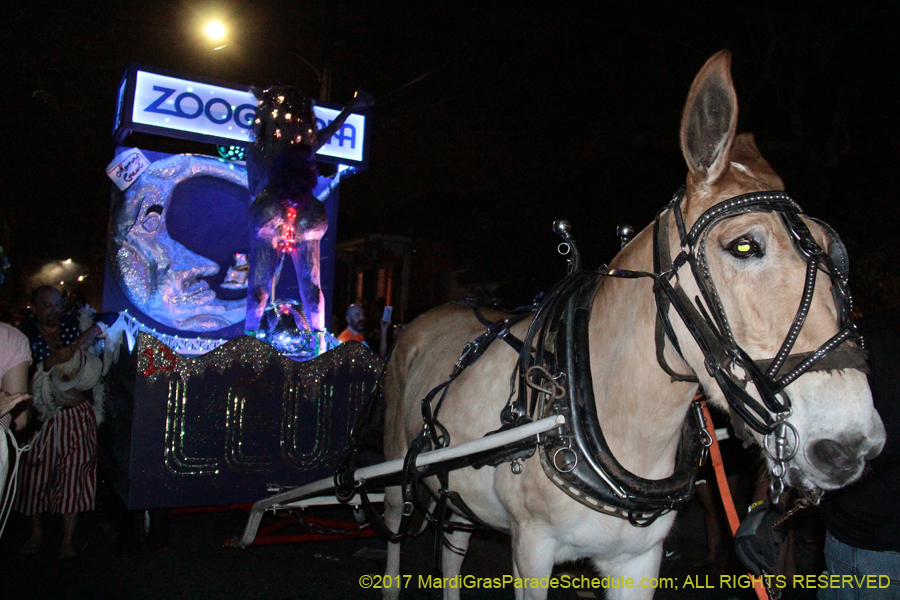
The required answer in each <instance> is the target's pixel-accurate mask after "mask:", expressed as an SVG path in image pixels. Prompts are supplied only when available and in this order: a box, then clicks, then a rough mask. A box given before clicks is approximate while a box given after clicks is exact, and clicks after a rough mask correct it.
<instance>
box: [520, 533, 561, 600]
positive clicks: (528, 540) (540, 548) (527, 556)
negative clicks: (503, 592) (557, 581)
mask: <svg viewBox="0 0 900 600" xmlns="http://www.w3.org/2000/svg"><path fill="white" fill-rule="evenodd" d="M512 550H513V577H515V578H516V579H522V580H533V579H537V580H540V579H543V578H544V577H549V576H550V574H551V573H552V572H553V558H554V555H555V554H556V544H555V542H554V541H553V538H551V537H548V536H544V535H541V534H540V533H539V531H538V527H535V526H531V527H523V528H522V529H521V530H520V531H518V532H516V531H515V530H514V531H513V536H512ZM547 591H548V590H547V589H546V588H542V587H540V586H533V587H532V586H528V587H524V588H522V587H517V588H515V594H516V600H546V598H547Z"/></svg>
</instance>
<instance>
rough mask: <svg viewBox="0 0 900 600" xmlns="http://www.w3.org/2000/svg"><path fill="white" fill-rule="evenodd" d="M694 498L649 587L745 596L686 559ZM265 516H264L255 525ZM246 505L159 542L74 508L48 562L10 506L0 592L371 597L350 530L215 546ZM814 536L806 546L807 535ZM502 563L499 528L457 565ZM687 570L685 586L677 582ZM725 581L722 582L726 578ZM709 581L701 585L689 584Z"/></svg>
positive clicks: (422, 569) (490, 571)
mask: <svg viewBox="0 0 900 600" xmlns="http://www.w3.org/2000/svg"><path fill="white" fill-rule="evenodd" d="M306 514H307V515H308V516H320V517H330V518H341V519H347V520H350V521H352V515H351V513H350V511H349V509H345V508H343V507H336V508H335V507H326V508H315V509H308V510H307V511H306ZM701 516H702V515H701V511H700V508H699V506H698V505H697V504H696V503H694V502H692V503H691V504H689V505H688V507H687V509H686V510H685V511H683V512H682V514H681V515H679V520H678V523H677V526H676V531H675V533H674V534H673V536H672V538H671V540H672V542H673V547H674V548H675V550H676V551H677V552H678V553H680V554H681V557H680V558H679V559H678V560H673V561H667V562H665V563H664V564H663V569H662V573H661V574H660V576H661V577H671V578H674V582H675V583H676V584H677V585H678V587H679V589H678V590H677V591H675V590H663V589H660V590H658V591H657V594H656V596H655V597H656V598H658V599H663V600H669V599H674V598H679V599H681V598H688V599H691V598H712V599H722V600H726V599H735V600H744V599H750V598H754V597H755V596H754V595H753V594H752V592H749V591H748V590H741V589H728V588H727V587H725V588H723V587H722V586H721V585H720V583H721V580H720V579H719V573H717V572H716V571H715V570H713V569H711V568H700V567H692V566H691V565H692V563H694V562H696V561H698V560H699V559H700V558H701V557H702V556H703V551H704V549H705V538H704V533H703V526H702V520H701ZM273 518H274V517H272V516H267V517H266V519H265V520H264V522H263V525H266V524H267V523H270V522H271V521H272V519H273ZM245 519H246V513H243V512H240V511H229V512H200V513H190V514H175V515H173V516H172V527H171V535H170V538H169V541H168V544H167V546H166V548H165V549H161V550H153V549H149V548H146V547H130V548H129V547H123V546H127V544H122V543H119V544H117V540H118V541H120V542H121V541H122V540H123V538H122V536H117V535H116V531H115V529H114V528H112V527H111V526H110V525H109V524H108V523H107V521H108V519H106V518H103V519H101V515H100V513H99V512H93V513H90V514H88V515H86V516H84V517H83V519H82V521H81V523H80V524H79V530H78V534H77V536H76V538H77V539H76V542H77V546H78V547H79V549H80V552H81V555H80V557H79V558H77V559H75V560H72V561H59V560H57V559H56V552H57V546H58V543H59V538H60V536H61V520H60V519H59V518H56V519H49V518H48V519H47V521H46V524H45V532H46V535H47V536H48V537H47V538H46V539H45V540H44V546H43V548H42V550H41V552H40V553H39V554H37V555H33V556H24V555H20V554H19V553H18V551H17V548H18V547H19V545H20V544H21V543H22V542H23V541H24V539H25V538H26V537H27V526H26V522H25V520H24V518H22V517H21V515H16V514H13V515H12V518H11V519H10V522H9V524H8V526H7V531H6V533H5V534H4V536H3V540H2V541H0V580H2V581H3V585H2V589H3V590H4V592H5V593H4V594H3V596H4V597H7V598H28V599H31V600H43V599H47V600H63V599H79V600H80V599H84V600H103V599H107V598H108V599H135V600H144V599H147V600H150V599H154V600H156V599H164V600H181V599H184V600H187V599H190V600H198V599H211V598H216V599H224V600H230V599H234V600H238V599H240V600H253V599H259V600H288V599H290V600H294V599H297V600H299V599H306V598H360V599H370V598H371V599H374V598H378V597H379V594H378V593H377V592H376V591H373V590H364V589H361V588H360V584H359V580H360V577H362V576H363V575H367V574H371V575H376V574H380V573H382V569H383V564H384V563H383V548H384V544H383V543H382V542H380V541H379V540H377V539H373V538H369V539H350V540H346V541H339V542H316V543H306V544H284V545H270V546H254V547H252V548H250V549H248V550H236V549H231V548H225V547H223V542H224V540H226V539H228V538H231V537H233V536H235V535H238V534H239V533H240V532H241V531H242V530H243V527H244V523H245ZM798 523H799V524H800V525H802V527H801V528H800V531H798V554H797V557H798V572H800V573H803V574H818V573H819V572H821V569H822V567H821V565H820V564H819V563H820V560H821V559H820V557H817V555H816V552H815V540H816V539H818V538H817V536H818V535H820V532H819V531H818V528H817V525H816V521H815V519H813V518H812V517H806V518H805V520H803V521H800V522H798ZM432 539H433V538H432V535H431V533H430V531H428V532H426V533H425V534H423V535H422V536H420V537H418V538H416V539H413V540H411V541H410V542H408V543H407V544H406V545H405V548H404V553H403V569H402V570H403V573H404V574H408V575H412V577H411V578H410V579H409V588H410V589H407V590H406V591H405V592H404V595H403V598H406V599H409V600H425V599H431V598H440V597H441V594H440V590H434V589H432V590H427V589H426V590H422V589H416V588H417V582H418V577H419V575H422V576H428V575H429V574H430V573H431V556H432V551H433V549H432ZM811 541H812V542H813V543H810V542H811ZM510 572H511V568H510V558H509V547H508V539H507V538H506V537H505V536H503V535H500V534H483V535H478V536H477V537H476V538H473V541H472V544H471V548H470V554H469V557H468V558H467V560H466V563H465V564H464V567H463V573H464V574H466V575H473V576H475V577H502V576H503V575H509V574H510ZM554 574H555V575H556V576H557V577H562V576H563V575H571V576H573V577H578V576H581V575H584V576H587V577H594V576H596V575H595V573H594V572H593V571H592V569H591V568H590V567H589V566H588V565H586V564H584V563H569V564H565V565H560V566H558V567H557V569H556V571H555V572H554ZM688 576H690V582H689V587H687V588H685V584H686V583H687V581H686V578H687V577H688ZM726 581H727V580H726ZM691 585H693V586H705V585H709V586H710V587H709V588H699V589H693V588H692V587H690V586H691ZM462 597H463V598H478V599H482V598H483V599H494V598H503V599H511V598H512V597H513V592H512V590H511V589H509V588H507V589H502V590H485V589H481V590H464V591H463V594H462ZM600 597H602V594H601V593H600V592H599V591H580V590H579V591H575V590H572V589H570V590H562V589H556V590H551V592H550V598H551V599H552V600H562V599H583V598H600ZM814 597H815V596H814V594H812V593H810V592H804V591H802V590H794V589H787V590H786V593H785V595H784V598H787V599H791V598H797V599H812V598H814Z"/></svg>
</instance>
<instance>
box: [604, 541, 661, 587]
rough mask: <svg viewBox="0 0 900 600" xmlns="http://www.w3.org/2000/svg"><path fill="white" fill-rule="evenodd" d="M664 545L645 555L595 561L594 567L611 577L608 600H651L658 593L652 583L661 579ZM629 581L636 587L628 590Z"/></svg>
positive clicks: (656, 546)
mask: <svg viewBox="0 0 900 600" xmlns="http://www.w3.org/2000/svg"><path fill="white" fill-rule="evenodd" d="M662 551H663V543H662V541H660V542H659V543H658V544H656V545H655V546H653V547H652V548H650V550H648V551H647V552H644V553H643V554H626V555H623V556H620V557H617V558H615V559H612V560H594V566H595V567H596V568H597V570H598V571H600V573H601V574H602V575H604V576H607V575H608V576H609V578H610V579H611V580H615V581H614V582H612V581H611V585H610V588H609V590H608V591H607V592H606V598H607V600H624V599H625V598H628V600H633V599H634V600H637V599H644V600H650V599H651V598H653V594H654V592H655V591H656V588H655V586H654V585H653V583H652V582H651V580H652V581H657V580H658V578H659V565H660V562H661V561H662ZM629 579H631V580H633V581H634V587H633V588H628V587H625V586H624V585H623V584H624V582H626V581H628V580H629ZM642 580H643V583H642Z"/></svg>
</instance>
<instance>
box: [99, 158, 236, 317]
mask: <svg viewBox="0 0 900 600" xmlns="http://www.w3.org/2000/svg"><path fill="white" fill-rule="evenodd" d="M198 176H207V177H215V178H220V179H222V180H225V181H228V182H231V183H234V184H237V185H239V186H242V187H244V188H246V187H247V172H246V170H245V169H244V168H243V167H242V166H241V165H238V164H235V163H233V162H227V161H224V160H220V159H216V158H210V157H205V156H196V155H191V154H179V155H175V156H171V157H169V158H165V159H163V160H159V161H156V162H155V163H153V164H152V165H151V166H150V168H149V169H148V170H147V171H146V172H145V173H144V174H143V175H142V176H141V177H140V179H139V180H138V181H137V183H135V184H134V185H132V186H131V187H130V188H128V191H127V192H126V193H125V200H124V202H123V203H122V205H121V206H120V207H119V209H118V210H117V211H116V212H115V214H114V215H113V220H114V221H113V222H114V226H113V227H114V234H113V251H114V258H113V261H112V263H113V270H114V273H115V274H116V277H117V279H118V281H119V285H120V286H121V287H122V290H123V291H124V292H125V295H126V296H127V297H128V299H129V300H130V301H131V303H132V304H134V306H135V307H137V308H138V309H139V310H140V311H141V312H143V313H144V314H145V315H147V316H148V317H150V318H151V319H154V320H155V321H158V322H159V323H162V324H163V325H166V326H168V327H173V328H175V329H179V330H182V331H192V332H204V331H215V330H217V329H222V328H224V327H228V326H230V325H233V324H235V323H239V322H241V321H243V320H244V317H245V315H246V301H245V300H243V299H241V300H223V299H221V298H218V297H217V295H216V292H215V291H214V290H213V289H211V288H210V286H209V284H208V283H207V282H206V281H205V280H203V279H202V278H203V277H209V276H212V275H215V274H216V273H218V271H219V265H218V264H217V263H216V262H215V261H213V260H210V259H209V258H206V257H204V256H201V255H199V254H197V253H195V252H192V251H191V250H189V249H188V248H186V247H185V246H184V245H182V244H180V243H178V242H177V241H175V240H173V239H172V238H171V237H170V235H169V231H168V227H167V225H166V216H167V214H168V209H169V205H170V203H171V201H172V196H173V192H174V190H175V188H176V187H177V186H178V184H180V183H181V182H183V181H185V180H187V179H190V178H192V177H198ZM202 217H203V216H202V215H197V218H202ZM223 233H225V232H223Z"/></svg>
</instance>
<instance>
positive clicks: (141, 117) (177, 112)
mask: <svg viewBox="0 0 900 600" xmlns="http://www.w3.org/2000/svg"><path fill="white" fill-rule="evenodd" d="M123 87H124V88H125V96H126V98H125V102H124V103H123V102H122V98H121V94H122V90H121V89H120V99H119V104H120V107H121V108H120V110H119V111H117V115H116V127H117V130H116V139H117V141H118V142H121V140H122V139H123V138H124V136H125V135H127V133H128V132H129V131H131V130H134V131H142V132H145V133H155V134H159V135H167V136H171V137H181V138H185V139H191V140H195V141H202V142H210V143H215V144H224V145H232V144H234V143H237V144H238V145H247V144H250V143H251V139H250V132H251V128H252V126H253V119H254V117H255V114H256V106H257V99H256V96H254V95H253V93H252V92H251V91H250V90H249V89H248V88H243V87H240V86H233V87H229V85H228V84H224V82H219V84H214V83H204V82H200V81H194V80H189V79H184V78H181V77H177V76H175V74H163V73H158V72H152V71H148V70H146V69H143V68H136V67H132V68H130V69H129V71H128V73H127V74H126V77H125V80H123ZM313 110H314V112H315V115H316V121H317V126H318V129H322V128H324V127H326V126H327V125H328V124H329V123H331V121H332V120H333V119H334V118H335V117H337V116H338V114H339V113H340V111H339V110H337V109H334V108H328V107H325V106H318V105H317V106H314V107H313ZM365 136H366V117H365V116H364V115H361V114H352V115H350V116H349V117H348V118H347V120H346V121H345V122H344V125H343V126H342V127H341V129H340V130H339V131H337V132H336V133H335V134H334V135H333V136H332V137H331V139H329V140H328V142H327V143H326V144H325V145H324V146H322V148H321V149H320V150H319V151H318V153H317V157H318V158H319V160H323V159H325V160H327V161H328V162H339V163H345V164H351V165H356V166H361V165H362V164H363V163H364V162H365V149H366V139H365ZM328 159H330V160H328Z"/></svg>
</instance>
